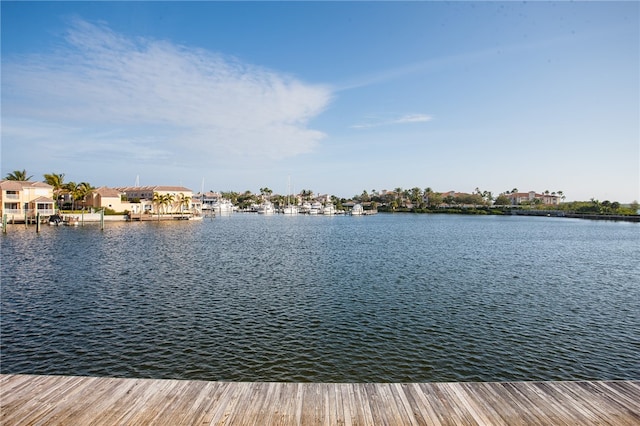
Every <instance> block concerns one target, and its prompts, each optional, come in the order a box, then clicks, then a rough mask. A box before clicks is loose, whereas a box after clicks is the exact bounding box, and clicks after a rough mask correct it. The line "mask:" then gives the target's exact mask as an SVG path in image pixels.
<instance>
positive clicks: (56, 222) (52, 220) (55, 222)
mask: <svg viewBox="0 0 640 426" xmlns="http://www.w3.org/2000/svg"><path fill="white" fill-rule="evenodd" d="M49 225H51V226H60V225H62V216H60V215H59V214H53V215H51V216H49Z"/></svg>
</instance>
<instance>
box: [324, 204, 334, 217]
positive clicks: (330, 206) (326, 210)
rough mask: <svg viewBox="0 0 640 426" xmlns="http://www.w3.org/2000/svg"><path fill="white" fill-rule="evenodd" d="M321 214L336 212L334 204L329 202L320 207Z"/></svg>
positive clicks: (328, 214)
mask: <svg viewBox="0 0 640 426" xmlns="http://www.w3.org/2000/svg"><path fill="white" fill-rule="evenodd" d="M322 214H323V215H325V216H332V215H334V214H336V206H334V205H333V204H331V203H329V204H327V205H326V206H324V208H323V209H322Z"/></svg>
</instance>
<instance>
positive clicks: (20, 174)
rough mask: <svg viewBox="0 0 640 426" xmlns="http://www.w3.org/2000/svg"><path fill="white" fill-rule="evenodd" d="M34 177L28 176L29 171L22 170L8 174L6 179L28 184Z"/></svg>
mask: <svg viewBox="0 0 640 426" xmlns="http://www.w3.org/2000/svg"><path fill="white" fill-rule="evenodd" d="M32 177H33V176H27V171H26V170H24V169H22V170H14V171H13V172H11V173H7V175H6V176H5V177H4V178H5V179H6V180H19V181H22V182H27V181H29V180H31V178H32Z"/></svg>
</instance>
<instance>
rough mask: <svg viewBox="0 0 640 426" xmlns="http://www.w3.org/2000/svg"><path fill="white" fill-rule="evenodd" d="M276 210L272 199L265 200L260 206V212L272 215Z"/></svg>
mask: <svg viewBox="0 0 640 426" xmlns="http://www.w3.org/2000/svg"><path fill="white" fill-rule="evenodd" d="M275 212H276V209H275V208H274V207H273V203H272V202H271V201H265V202H263V203H262V204H260V205H259V206H258V214H264V215H271V214H274V213H275Z"/></svg>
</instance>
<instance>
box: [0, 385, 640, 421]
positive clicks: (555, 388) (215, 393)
mask: <svg viewBox="0 0 640 426" xmlns="http://www.w3.org/2000/svg"><path fill="white" fill-rule="evenodd" d="M0 424H2V425H16V426H19V425H32V424H40V425H65V424H93V425H113V424H140V425H147V424H172V425H210V424H217V425H283V426H287V425H379V424H384V425H397V424H402V425H530V424H540V425H573V424H581V425H596V424H597V425H638V424H640V382H639V381H597V382H586V381H585V382H510V383H402V384H400V383H267V382H256V383H249V382H241V383H232V382H206V381H187V380H154V379H120V378H108V377H106V378H98V377H73V376H37V375H9V374H0Z"/></svg>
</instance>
